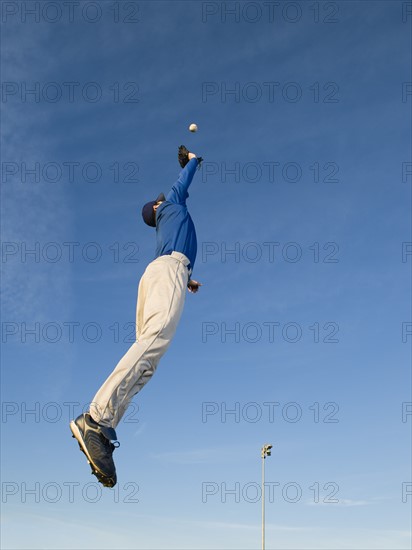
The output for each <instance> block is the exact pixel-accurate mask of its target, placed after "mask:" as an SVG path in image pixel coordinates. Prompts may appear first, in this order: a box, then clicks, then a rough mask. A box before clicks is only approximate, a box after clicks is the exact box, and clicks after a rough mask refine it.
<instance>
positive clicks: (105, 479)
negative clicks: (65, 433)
mask: <svg viewBox="0 0 412 550" xmlns="http://www.w3.org/2000/svg"><path fill="white" fill-rule="evenodd" d="M70 430H71V432H72V437H74V438H75V439H76V441H77V443H78V444H79V447H80V450H81V451H82V452H83V453H84V454H85V455H86V458H87V462H88V463H89V466H90V468H91V469H92V474H93V475H95V476H96V477H97V479H98V481H99V482H100V483H101V484H102V485H104V486H105V487H114V486H115V483H113V481H112V480H111V479H110V478H109V477H107V476H106V475H105V474H104V473H103V472H101V471H100V470H99V468H97V466H96V465H95V464H94V462H93V460H92V457H91V456H90V454H89V452H88V450H87V447H86V444H85V443H84V440H83V436H82V433H81V431H80V430H79V428H78V426H77V424H76V422H75V421H74V420H72V421H71V422H70Z"/></svg>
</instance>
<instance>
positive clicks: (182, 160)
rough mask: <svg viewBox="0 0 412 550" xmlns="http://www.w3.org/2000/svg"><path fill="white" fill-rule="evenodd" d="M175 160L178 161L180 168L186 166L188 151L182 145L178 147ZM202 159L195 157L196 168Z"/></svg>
mask: <svg viewBox="0 0 412 550" xmlns="http://www.w3.org/2000/svg"><path fill="white" fill-rule="evenodd" d="M177 158H178V160H179V164H180V166H181V167H182V168H184V167H185V166H186V164H187V163H188V162H189V149H188V148H187V147H185V146H184V145H181V146H180V147H179V152H178V154H177ZM202 161H203V159H202V157H197V163H198V166H200V164H201V163H202Z"/></svg>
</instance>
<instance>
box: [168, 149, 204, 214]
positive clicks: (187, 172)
mask: <svg viewBox="0 0 412 550" xmlns="http://www.w3.org/2000/svg"><path fill="white" fill-rule="evenodd" d="M189 159H190V160H189V162H188V163H187V164H186V166H185V167H184V168H183V169H182V171H181V172H180V174H179V178H178V180H177V181H176V183H175V184H174V185H173V187H172V189H171V190H170V191H169V193H168V195H167V197H166V200H167V201H169V202H175V203H179V204H184V203H185V202H186V199H187V197H188V196H189V193H188V189H189V186H190V184H191V183H192V180H193V176H194V175H195V173H196V168H197V164H198V161H197V158H196V155H195V154H194V153H189Z"/></svg>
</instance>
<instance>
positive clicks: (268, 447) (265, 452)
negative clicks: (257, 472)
mask: <svg viewBox="0 0 412 550" xmlns="http://www.w3.org/2000/svg"><path fill="white" fill-rule="evenodd" d="M271 448H272V445H269V444H267V445H263V447H262V454H261V456H262V550H265V459H266V457H267V456H270V455H271V454H272V452H271Z"/></svg>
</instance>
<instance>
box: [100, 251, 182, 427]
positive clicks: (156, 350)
mask: <svg viewBox="0 0 412 550" xmlns="http://www.w3.org/2000/svg"><path fill="white" fill-rule="evenodd" d="M186 285H187V269H186V267H185V266H184V265H183V264H182V263H181V262H180V261H178V260H176V259H175V258H172V257H171V256H161V257H160V258H157V259H156V260H155V261H154V262H152V263H151V264H150V265H149V266H148V268H147V269H146V272H145V274H144V275H143V277H142V281H141V284H140V287H139V292H140V293H141V296H140V297H139V305H138V308H137V325H138V327H139V341H138V342H135V343H134V344H133V345H132V346H131V347H130V348H129V350H128V351H127V352H126V354H125V355H124V356H123V357H122V359H121V360H120V361H119V363H118V364H117V366H116V368H115V369H114V371H113V372H112V374H111V375H110V376H109V377H108V378H107V380H106V381H105V383H104V384H103V385H102V387H101V388H100V389H99V391H98V392H97V394H96V396H95V397H94V399H93V404H92V407H91V409H90V412H91V414H92V416H93V418H94V419H95V420H96V421H97V422H98V423H99V424H101V425H103V426H108V427H112V428H115V427H116V426H117V424H118V423H119V421H120V419H121V418H122V416H123V414H124V413H125V411H126V409H127V407H128V405H129V402H130V400H131V399H132V397H133V396H134V395H135V394H136V393H138V392H139V391H140V390H141V389H142V388H143V386H144V385H145V384H146V383H147V382H148V381H149V380H150V378H151V377H152V376H153V374H154V372H155V370H156V368H157V365H158V363H159V361H160V358H161V357H162V356H163V354H164V353H165V351H166V350H167V348H168V347H169V345H170V342H171V340H172V338H173V336H174V334H175V331H176V328H177V325H178V322H179V319H180V317H181V314H182V310H183V306H184V300H185V295H186Z"/></svg>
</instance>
